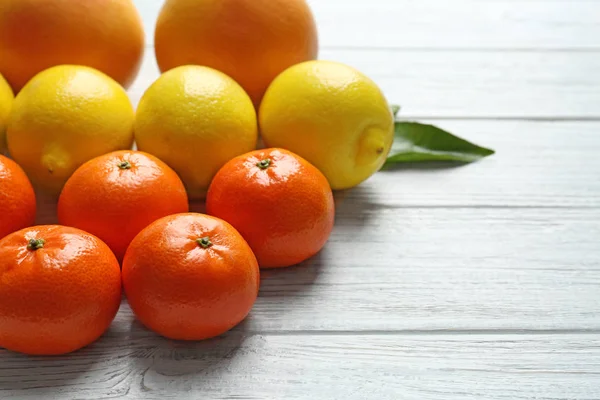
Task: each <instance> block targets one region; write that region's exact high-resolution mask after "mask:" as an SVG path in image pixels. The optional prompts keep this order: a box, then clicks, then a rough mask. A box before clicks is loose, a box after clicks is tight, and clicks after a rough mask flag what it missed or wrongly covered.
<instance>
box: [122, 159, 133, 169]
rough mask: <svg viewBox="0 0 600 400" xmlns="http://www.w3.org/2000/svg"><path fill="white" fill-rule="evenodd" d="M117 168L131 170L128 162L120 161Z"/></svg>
mask: <svg viewBox="0 0 600 400" xmlns="http://www.w3.org/2000/svg"><path fill="white" fill-rule="evenodd" d="M119 168H121V169H131V164H130V163H129V161H122V162H121V163H120V164H119Z"/></svg>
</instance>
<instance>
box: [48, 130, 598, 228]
mask: <svg viewBox="0 0 600 400" xmlns="http://www.w3.org/2000/svg"><path fill="white" fill-rule="evenodd" d="M422 122H431V123H434V124H436V125H437V126H440V127H442V128H445V129H447V130H449V131H451V132H453V133H455V134H457V135H459V136H461V137H464V138H466V139H468V140H472V141H473V142H475V143H478V144H481V145H485V146H488V147H491V148H493V149H495V150H496V152H497V153H496V154H494V155H493V156H491V157H489V158H486V159H484V160H482V161H480V162H477V163H473V164H468V165H456V164H419V165H402V166H399V167H397V168H396V169H394V170H389V171H381V172H379V173H377V174H376V175H374V176H373V177H371V178H370V179H369V180H368V181H366V182H365V183H363V184H362V185H360V186H359V187H357V188H355V189H353V190H349V191H347V192H345V193H338V194H337V196H338V197H341V196H346V197H347V198H348V202H349V204H352V207H354V212H356V213H360V212H361V210H362V208H363V207H369V210H373V209H376V208H377V207H382V208H391V207H397V208H400V207H403V208H407V207H412V208H419V207H423V208H429V207H464V208H466V207H477V208H505V207H517V208H532V207H540V208H556V209H557V211H556V212H557V213H560V210H561V209H563V208H568V207H579V208H600V180H599V179H598V176H600V158H599V157H597V155H598V154H600V137H599V135H598V132H599V131H600V123H598V122H560V123H557V122H535V121H533V122H532V121H452V120H435V121H428V120H422ZM38 201H39V212H38V220H37V222H38V223H55V222H56V210H55V200H54V199H51V198H48V197H47V196H44V195H43V194H41V193H40V194H39V195H38ZM194 210H202V208H201V207H199V206H196V207H195V208H194Z"/></svg>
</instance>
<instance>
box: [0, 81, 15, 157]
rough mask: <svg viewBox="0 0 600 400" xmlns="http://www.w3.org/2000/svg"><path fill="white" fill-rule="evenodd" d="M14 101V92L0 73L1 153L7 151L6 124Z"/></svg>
mask: <svg viewBox="0 0 600 400" xmlns="http://www.w3.org/2000/svg"><path fill="white" fill-rule="evenodd" d="M12 102H13V92H12V89H11V88H10V86H8V83H7V82H6V80H4V77H2V75H0V154H4V152H5V151H6V124H7V122H8V114H9V113H10V108H11V106H12Z"/></svg>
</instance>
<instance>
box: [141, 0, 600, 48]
mask: <svg viewBox="0 0 600 400" xmlns="http://www.w3.org/2000/svg"><path fill="white" fill-rule="evenodd" d="M135 3H136V4H137V6H138V8H139V9H140V12H141V14H142V17H143V19H144V21H147V24H146V27H145V28H146V41H147V44H148V45H149V46H151V45H152V44H153V43H154V35H153V33H154V21H155V19H156V16H157V15H158V13H159V10H160V7H161V5H162V3H163V0H136V1H135ZM309 3H310V5H311V8H312V9H313V13H314V15H315V19H316V21H317V26H318V27H319V37H320V42H321V46H322V47H323V48H325V49H329V48H340V47H342V48H368V49H372V48H386V49H391V50H397V49H404V50H417V51H421V50H432V49H434V50H440V49H444V50H464V49H485V50H488V51H489V50H490V49H495V50H502V49H517V50H534V51H548V50H559V49H565V48H568V49H577V50H598V49H600V14H599V13H598V12H597V11H598V9H597V3H596V4H595V2H594V1H589V0H561V1H518V2H515V1H514V0H512V1H511V0H487V1H481V0H452V1H440V0H419V1H414V0H371V1H369V2H368V6H367V5H366V3H365V1H363V0H309ZM366 7H368V10H366Z"/></svg>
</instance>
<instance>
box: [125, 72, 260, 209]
mask: <svg viewBox="0 0 600 400" xmlns="http://www.w3.org/2000/svg"><path fill="white" fill-rule="evenodd" d="M134 130H135V140H136V143H137V146H138V148H139V149H140V150H142V151H145V152H148V153H150V154H153V155H155V156H156V157H158V158H160V159H161V160H163V161H164V162H166V163H167V164H168V165H169V166H170V167H171V168H173V169H174V170H175V171H176V172H177V173H178V174H179V176H180V177H181V179H182V180H183V182H184V184H185V185H186V188H187V190H188V193H189V195H190V197H192V198H201V197H205V196H206V191H207V189H208V186H209V184H210V182H211V180H212V178H213V177H214V175H215V174H216V173H217V171H218V170H219V169H220V168H221V167H222V166H223V165H224V164H225V163H226V162H227V161H229V160H231V159H232V158H234V157H236V156H238V155H240V154H243V153H247V152H249V151H251V150H254V149H255V148H256V142H257V139H258V132H257V131H258V127H257V121H256V111H255V109H254V106H253V105H252V101H251V100H250V97H249V96H248V95H247V94H246V92H244V90H243V89H242V87H241V86H240V85H238V84H237V83H236V82H235V81H234V80H233V79H232V78H230V77H228V76H227V75H225V74H223V73H221V72H219V71H217V70H214V69H212V68H208V67H201V66H189V65H188V66H182V67H178V68H174V69H171V70H169V71H167V72H166V73H164V74H163V75H162V76H161V77H160V78H158V80H157V81H156V82H154V83H153V84H152V85H151V86H150V87H149V88H148V90H147V91H146V92H145V93H144V95H143V96H142V99H141V100H140V104H139V106H138V110H137V115H136V121H135V129H134Z"/></svg>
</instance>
